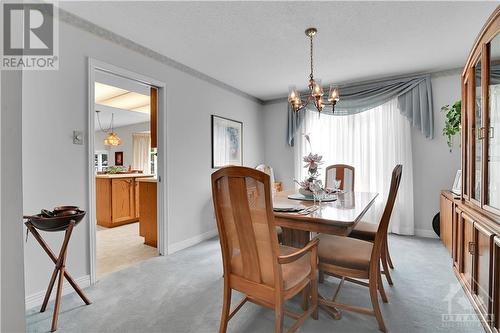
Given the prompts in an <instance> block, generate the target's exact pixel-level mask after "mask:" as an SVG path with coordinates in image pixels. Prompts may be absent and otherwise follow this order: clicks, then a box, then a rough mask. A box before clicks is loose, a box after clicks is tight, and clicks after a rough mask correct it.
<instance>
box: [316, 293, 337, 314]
mask: <svg viewBox="0 0 500 333" xmlns="http://www.w3.org/2000/svg"><path fill="white" fill-rule="evenodd" d="M318 298H319V299H318V301H319V302H318V305H319V307H320V308H321V309H323V310H324V311H325V312H326V313H328V314H329V315H330V317H332V318H333V319H335V320H340V319H341V318H342V312H340V311H339V310H338V309H337V308H335V307H332V306H329V305H326V304H324V303H323V302H322V300H325V298H324V297H323V296H321V295H320V294H318Z"/></svg>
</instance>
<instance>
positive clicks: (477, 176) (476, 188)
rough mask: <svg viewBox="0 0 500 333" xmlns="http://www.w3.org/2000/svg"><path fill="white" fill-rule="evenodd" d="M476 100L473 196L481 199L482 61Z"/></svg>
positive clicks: (477, 70)
mask: <svg viewBox="0 0 500 333" xmlns="http://www.w3.org/2000/svg"><path fill="white" fill-rule="evenodd" d="M474 76H475V81H476V82H475V86H476V89H475V90H476V91H475V96H476V97H475V100H474V110H473V112H474V121H473V128H472V133H473V135H474V138H473V139H474V146H473V147H474V154H473V158H474V160H473V161H472V172H473V175H472V176H473V178H472V179H473V181H472V189H471V192H472V193H471V194H472V198H473V199H475V200H477V201H481V160H482V155H483V151H482V149H483V147H482V146H481V144H482V136H481V126H482V123H483V121H482V115H481V61H479V62H478V63H477V65H476V67H475V75H474Z"/></svg>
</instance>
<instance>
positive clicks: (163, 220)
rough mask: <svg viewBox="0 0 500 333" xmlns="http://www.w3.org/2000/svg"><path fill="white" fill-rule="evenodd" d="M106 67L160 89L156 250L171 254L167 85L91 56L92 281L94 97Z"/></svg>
mask: <svg viewBox="0 0 500 333" xmlns="http://www.w3.org/2000/svg"><path fill="white" fill-rule="evenodd" d="M96 71H103V72H107V73H110V74H113V75H118V76H121V77H123V78H126V79H130V80H134V81H138V82H140V83H143V84H146V85H149V86H153V87H155V88H157V89H158V110H157V117H158V118H157V142H158V145H157V152H158V153H159V154H158V172H157V175H158V183H157V184H158V187H157V203H156V205H157V206H156V207H157V214H158V216H157V221H158V223H157V228H158V230H157V232H158V243H157V250H158V254H159V255H167V254H168V225H169V224H168V198H167V187H166V183H167V179H168V170H167V151H168V150H167V126H166V123H167V86H166V84H165V83H164V82H162V81H159V80H157V79H154V78H151V77H149V76H145V75H142V74H138V73H136V72H133V71H130V70H127V69H124V68H120V67H117V66H115V65H111V64H108V63H105V62H103V61H100V60H97V59H95V58H91V57H89V58H88V110H89V117H88V133H87V135H88V143H89V147H88V158H89V160H88V184H89V212H88V220H89V234H90V235H89V236H90V237H89V240H90V241H89V248H90V251H89V253H90V256H89V267H90V284H94V283H95V282H96V222H95V220H96V202H95V200H96V193H95V175H94V150H95V142H94V141H95V140H94V139H95V138H94V136H95V126H94V124H95V99H94V82H95V72H96Z"/></svg>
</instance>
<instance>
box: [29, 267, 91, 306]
mask: <svg viewBox="0 0 500 333" xmlns="http://www.w3.org/2000/svg"><path fill="white" fill-rule="evenodd" d="M75 282H76V284H78V285H79V286H80V288H82V289H84V288H87V287H88V286H90V275H85V276H82V277H79V278H77V279H75ZM56 290H57V281H56V285H54V289H52V294H51V296H50V300H53V299H54V298H55V296H56ZM74 292H75V290H74V289H73V287H71V285H70V284H69V283H68V281H67V280H64V284H63V291H62V294H63V295H68V294H71V293H74ZM44 297H45V290H42V291H39V292H37V293H34V294H32V295H29V296H26V300H25V303H26V309H31V308H33V307H35V306H41V305H42V303H43V298H44Z"/></svg>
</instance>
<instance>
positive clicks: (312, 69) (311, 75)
mask: <svg viewBox="0 0 500 333" xmlns="http://www.w3.org/2000/svg"><path fill="white" fill-rule="evenodd" d="M309 39H310V40H311V74H310V75H309V77H310V78H311V80H312V79H313V77H314V76H313V71H314V67H313V35H311V36H309Z"/></svg>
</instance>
